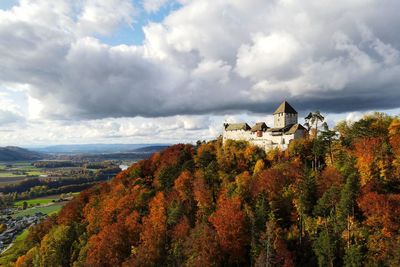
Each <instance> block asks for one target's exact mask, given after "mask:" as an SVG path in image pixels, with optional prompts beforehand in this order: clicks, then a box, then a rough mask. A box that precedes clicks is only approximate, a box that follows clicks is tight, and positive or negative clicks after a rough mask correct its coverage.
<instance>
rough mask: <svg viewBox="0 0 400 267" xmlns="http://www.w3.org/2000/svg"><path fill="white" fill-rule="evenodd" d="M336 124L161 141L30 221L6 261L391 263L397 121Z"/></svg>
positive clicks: (398, 182) (399, 153) (394, 262)
mask: <svg viewBox="0 0 400 267" xmlns="http://www.w3.org/2000/svg"><path fill="white" fill-rule="evenodd" d="M336 131H337V133H338V134H336V133H335V131H332V130H331V129H328V128H324V129H320V132H319V134H318V135H317V137H315V135H314V137H313V136H306V137H305V138H303V139H298V140H294V141H292V142H291V143H290V145H289V147H288V148H287V149H286V150H284V151H282V150H279V149H274V150H270V151H268V152H267V153H265V152H264V151H263V150H262V149H260V148H257V147H255V146H252V145H250V144H249V143H247V142H244V141H240V142H238V141H231V140H228V141H226V143H225V144H224V145H222V140H221V139H219V140H215V141H210V142H207V143H199V144H198V145H197V146H192V145H184V144H179V145H174V146H171V147H169V148H168V149H166V150H164V151H162V152H157V153H155V154H153V155H152V156H151V157H150V158H149V159H147V160H142V161H140V162H138V163H135V164H133V165H132V166H131V167H130V168H128V169H127V170H125V171H122V172H120V173H119V174H118V175H116V176H115V177H114V179H113V180H111V181H110V182H105V183H102V184H99V185H96V186H94V187H92V188H90V189H88V190H86V191H84V192H82V193H81V194H80V195H79V196H78V197H76V198H74V199H73V200H72V201H71V202H69V203H68V204H67V205H66V206H65V207H64V208H63V209H62V210H61V212H60V214H59V215H58V216H54V217H50V218H49V219H47V220H46V221H44V222H43V223H41V224H39V225H37V226H36V227H34V228H33V229H32V230H31V231H30V233H29V235H28V237H27V239H26V241H25V244H24V247H22V248H21V249H20V254H24V255H23V256H20V257H19V258H18V261H17V264H16V266H39V265H40V266H50V265H52V266H54V265H56V266H266V265H269V266H398V265H399V263H400V253H399V251H398V247H399V245H400V243H399V242H400V241H399V240H400V222H399V220H398V218H399V216H400V179H399V174H400V164H399V162H400V142H399V141H400V120H399V119H398V118H393V117H390V116H387V115H384V114H375V115H370V116H367V117H364V118H363V119H361V120H360V121H358V122H355V123H352V124H348V123H346V122H342V123H340V124H338V125H337V126H336ZM15 259H16V257H15Z"/></svg>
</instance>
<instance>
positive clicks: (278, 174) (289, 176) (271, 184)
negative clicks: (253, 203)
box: [251, 163, 301, 200]
mask: <svg viewBox="0 0 400 267" xmlns="http://www.w3.org/2000/svg"><path fill="white" fill-rule="evenodd" d="M300 175H301V169H300V165H299V164H298V163H291V164H281V165H278V167H276V168H272V169H267V170H264V171H262V172H260V173H258V174H257V175H256V177H255V179H254V180H253V184H252V186H251V187H252V189H251V193H252V196H253V197H256V196H257V195H258V194H259V193H262V192H264V193H267V195H268V198H269V199H270V200H276V199H278V198H279V197H280V196H281V195H282V190H283V189H284V188H285V187H287V186H289V185H290V184H292V183H295V182H296V181H297V180H299V178H300Z"/></svg>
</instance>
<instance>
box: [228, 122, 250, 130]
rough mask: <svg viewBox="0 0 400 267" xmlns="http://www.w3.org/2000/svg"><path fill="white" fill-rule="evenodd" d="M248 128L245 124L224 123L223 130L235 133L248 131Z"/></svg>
mask: <svg viewBox="0 0 400 267" xmlns="http://www.w3.org/2000/svg"><path fill="white" fill-rule="evenodd" d="M250 129H251V128H250V126H249V125H248V124H247V123H229V124H228V123H226V124H225V130H226V131H237V130H245V131H248V130H250Z"/></svg>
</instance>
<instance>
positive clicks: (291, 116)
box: [222, 101, 307, 151]
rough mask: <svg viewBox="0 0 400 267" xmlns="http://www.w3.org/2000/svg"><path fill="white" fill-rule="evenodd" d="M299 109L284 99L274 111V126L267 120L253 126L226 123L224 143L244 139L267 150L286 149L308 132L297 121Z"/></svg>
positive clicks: (223, 135)
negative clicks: (266, 122) (269, 125)
mask: <svg viewBox="0 0 400 267" xmlns="http://www.w3.org/2000/svg"><path fill="white" fill-rule="evenodd" d="M297 117H298V113H297V111H296V110H295V109H294V108H293V107H292V106H291V105H290V104H289V103H288V102H286V101H284V102H283V103H282V104H280V106H279V107H278V108H277V109H276V110H275V112H274V127H273V128H270V127H268V126H267V124H265V122H258V123H256V124H255V125H254V126H253V127H250V126H249V125H248V124H247V123H224V129H223V134H222V137H223V139H222V140H223V143H225V142H226V141H227V140H243V141H248V142H249V143H251V144H253V145H256V146H258V147H261V148H262V149H264V150H265V151H268V150H271V149H273V148H280V149H286V148H287V147H288V144H289V143H290V141H291V140H293V139H298V138H301V137H303V136H304V135H305V134H306V133H307V129H306V128H304V127H303V126H302V125H301V124H299V123H298V121H297Z"/></svg>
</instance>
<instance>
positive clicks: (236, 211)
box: [209, 196, 248, 262]
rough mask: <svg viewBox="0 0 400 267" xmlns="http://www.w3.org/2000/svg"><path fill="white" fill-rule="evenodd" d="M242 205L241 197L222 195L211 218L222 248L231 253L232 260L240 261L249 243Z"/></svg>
mask: <svg viewBox="0 0 400 267" xmlns="http://www.w3.org/2000/svg"><path fill="white" fill-rule="evenodd" d="M240 206H241V202H240V198H239V197H234V198H227V197H225V196H221V197H220V199H219V201H218V208H217V210H216V211H215V212H214V213H213V214H212V215H211V216H210V218H209V221H210V222H211V223H212V224H213V226H214V227H215V229H216V231H217V239H218V242H219V244H220V246H221V249H222V250H223V251H224V252H226V253H227V254H228V255H229V258H230V261H231V262H239V260H240V259H241V258H242V257H244V255H245V253H246V245H247V243H248V238H247V235H246V231H245V230H246V227H245V214H244V212H243V211H242V210H241V207H240Z"/></svg>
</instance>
